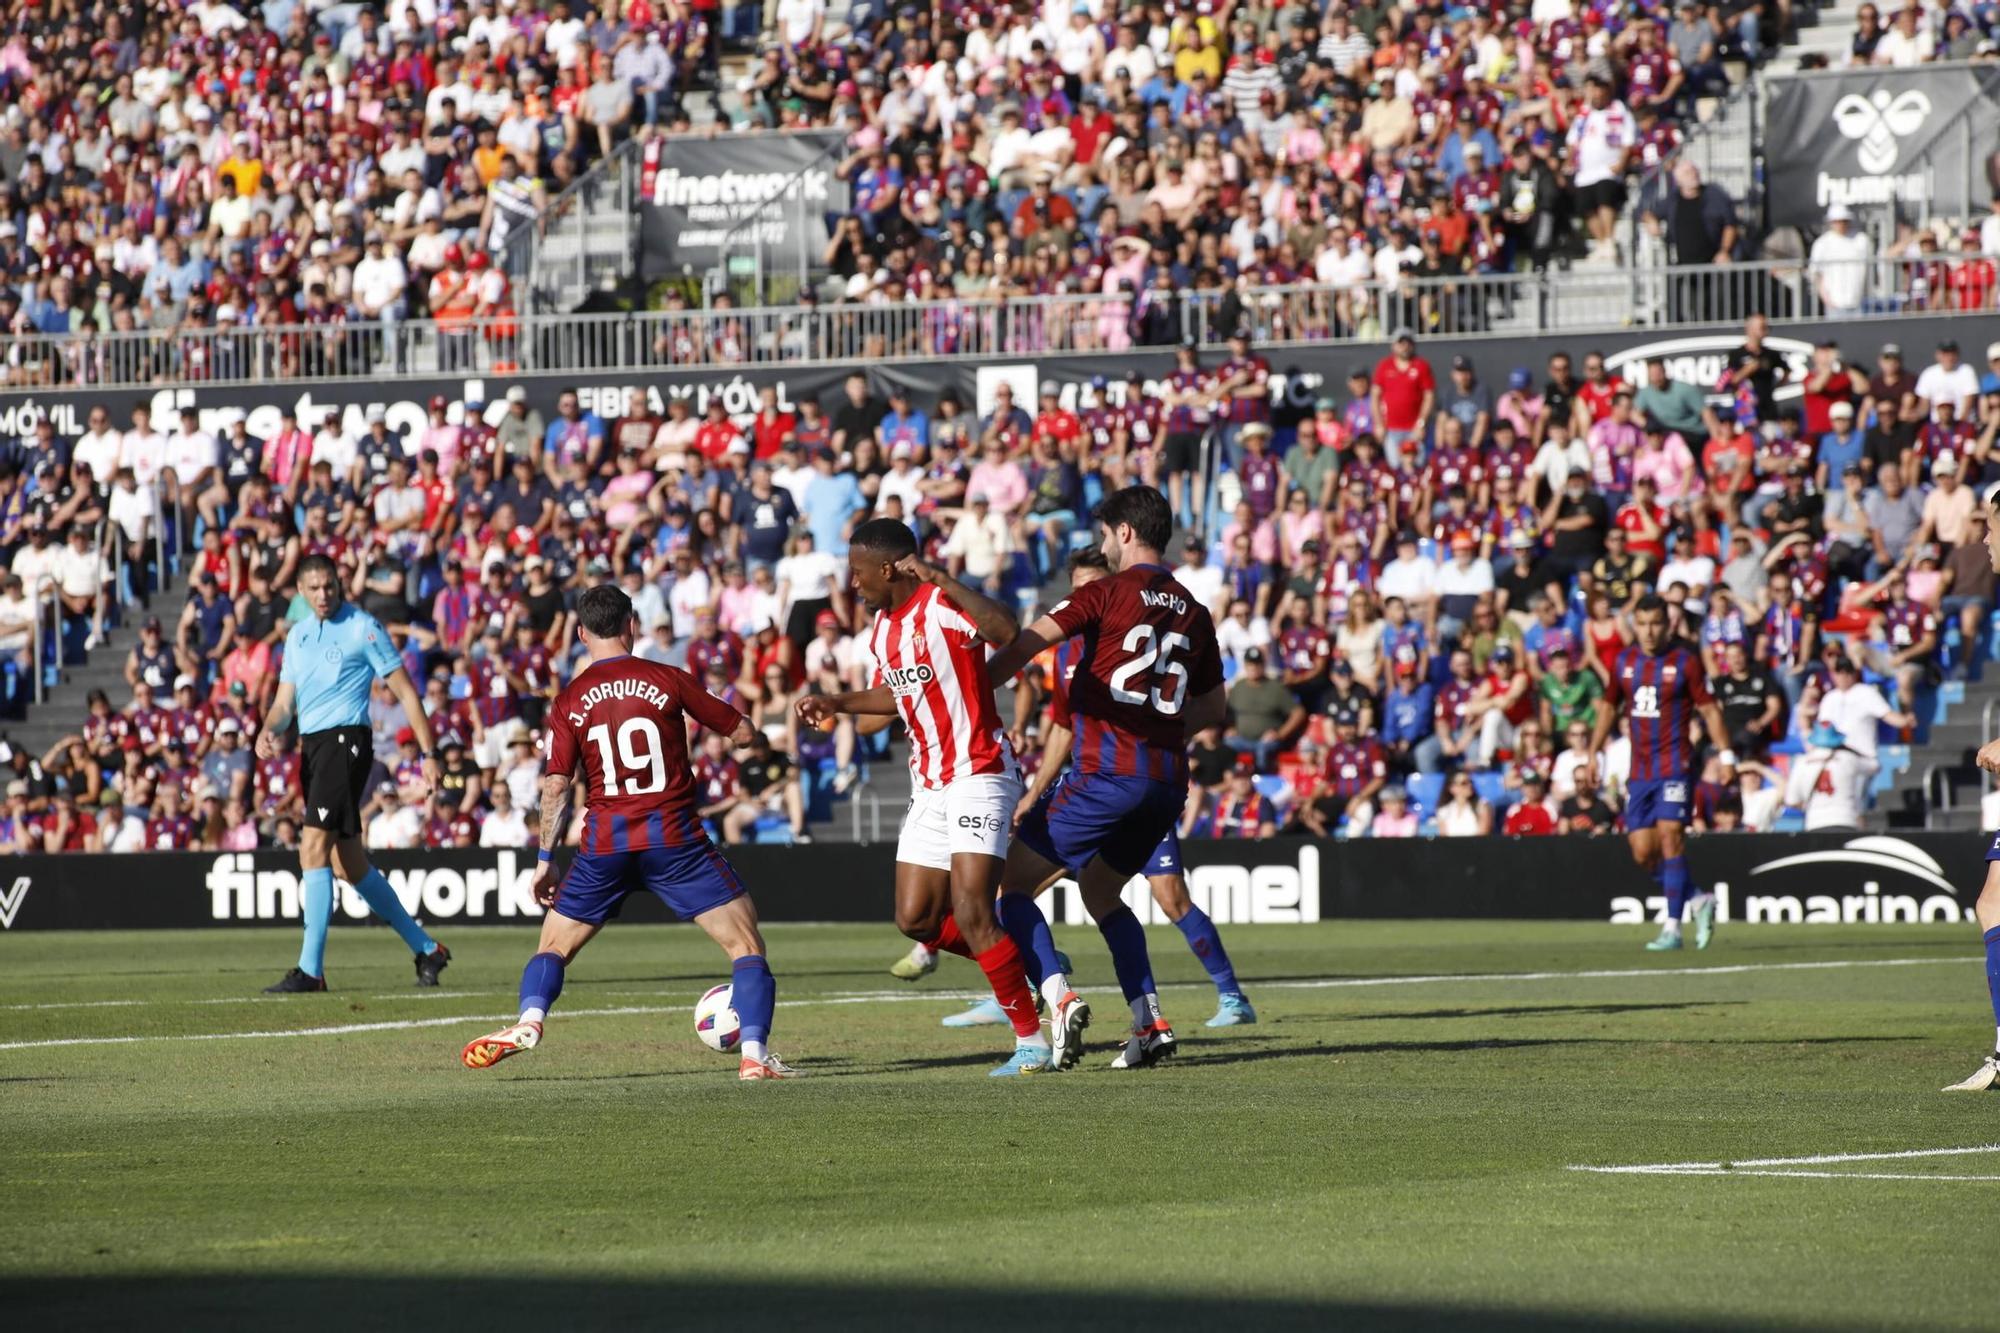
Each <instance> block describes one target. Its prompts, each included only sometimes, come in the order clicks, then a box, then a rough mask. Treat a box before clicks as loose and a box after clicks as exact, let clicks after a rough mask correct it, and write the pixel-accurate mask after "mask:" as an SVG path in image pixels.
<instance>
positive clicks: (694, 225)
mask: <svg viewBox="0 0 2000 1333" xmlns="http://www.w3.org/2000/svg"><path fill="white" fill-rule="evenodd" d="M841 143H842V136H841V135H840V134H839V133H838V132H837V131H832V130H816V131H815V130H808V131H802V132H798V133H789V132H788V133H783V134H731V135H724V136H721V137H719V138H715V139H698V138H693V137H690V136H687V135H675V136H671V137H666V138H659V139H654V140H652V141H650V142H649V143H648V144H647V145H646V151H645V154H644V156H643V157H642V158H641V160H640V168H639V198H640V205H639V208H640V218H639V252H640V257H639V273H640V276H641V277H643V278H644V279H645V280H646V281H648V282H654V281H657V280H659V279H661V278H667V277H678V276H681V275H682V274H684V273H688V272H693V273H696V274H699V273H701V272H703V271H704V270H706V269H709V268H712V267H714V266H715V265H716V264H719V263H721V262H722V260H723V257H724V255H725V254H726V253H727V252H730V251H734V252H736V253H739V254H746V255H747V254H749V253H750V252H751V250H752V249H753V248H755V247H758V246H761V247H763V249H764V250H765V252H766V253H768V254H773V255H777V256H781V257H782V258H783V261H784V264H785V265H786V266H790V265H792V264H793V262H794V256H796V255H798V254H805V255H807V256H808V262H809V263H810V264H817V263H818V262H819V256H820V252H821V251H822V250H824V249H825V248H826V243H827V240H828V239H829V233H828V231H827V225H826V217H827V214H829V213H834V214H839V213H844V212H846V211H847V206H848V205H847V196H848V187H847V182H846V181H843V180H841V179H839V178H838V177H836V176H835V175H834V174H833V169H834V166H835V164H836V162H837V160H838V157H839V153H840V147H841Z"/></svg>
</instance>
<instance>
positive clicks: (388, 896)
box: [320, 866, 437, 954]
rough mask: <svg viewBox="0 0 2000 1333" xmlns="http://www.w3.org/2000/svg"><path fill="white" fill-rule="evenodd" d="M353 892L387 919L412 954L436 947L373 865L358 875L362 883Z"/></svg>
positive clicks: (435, 943) (371, 908)
mask: <svg viewBox="0 0 2000 1333" xmlns="http://www.w3.org/2000/svg"><path fill="white" fill-rule="evenodd" d="M323 873H325V874H326V875H327V876H328V879H329V882H330V881H331V878H332V872H331V871H326V872H323ZM354 891H355V892H356V893H358V894H360V895H361V901H363V902H365V903H367V904H368V910H369V911H371V912H373V913H374V914H375V915H376V916H379V917H381V918H382V919H383V920H384V921H387V922H388V923H389V925H390V927H391V928H392V929H393V930H394V931H395V932H396V933H397V934H398V935H401V936H402V937H403V943H405V944H407V945H409V946H410V952H411V953H417V954H425V953H430V952H431V951H432V950H434V949H436V948H437V941H436V940H434V939H432V938H431V937H430V936H429V935H427V934H425V933H424V928H423V927H422V926H420V925H418V924H417V923H416V921H415V920H414V919H413V918H412V917H411V916H410V914H409V913H408V912H406V911H404V910H403V902H402V899H400V898H398V897H397V896H396V891H395V890H394V889H392V888H390V887H389V881H388V879H387V877H385V876H384V875H383V874H382V872H381V871H379V870H377V869H376V868H375V867H374V866H370V867H368V873H367V874H365V875H363V876H362V877H361V882H360V883H359V884H356V885H355V886H354ZM325 934H326V932H325V931H324V929H322V930H321V932H320V935H321V938H322V939H324V938H325Z"/></svg>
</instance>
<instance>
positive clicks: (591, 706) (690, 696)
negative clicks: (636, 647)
mask: <svg viewBox="0 0 2000 1333" xmlns="http://www.w3.org/2000/svg"><path fill="white" fill-rule="evenodd" d="M684 714H686V715H690V716H692V717H693V718H694V720H695V721H697V722H699V723H701V725H703V726H704V727H707V728H708V729H709V730H710V731H719V732H721V733H723V734H724V735H728V734H729V733H730V732H732V731H734V730H736V724H737V723H739V722H741V721H742V720H743V717H742V714H740V713H738V712H737V711H736V710H735V709H734V708H731V707H730V706H729V705H728V704H726V703H724V702H723V701H722V700H720V699H718V698H716V697H715V696H714V695H712V694H710V693H709V692H708V691H707V690H705V689H703V688H702V686H701V682H700V681H698V680H696V679H695V678H694V677H693V676H691V675H689V674H688V673H687V672H685V671H683V670H681V669H680V668H679V667H674V666H667V665H665V664H664V663H660V662H648V661H645V660H643V659H641V658H637V657H613V658H607V659H606V660H604V661H602V662H593V663H591V664H590V665H589V666H587V667H585V668H584V669H583V670H582V671H579V672H577V674H576V676H575V677H574V678H573V679H572V680H571V681H570V683H569V684H568V686H566V687H565V688H564V689H563V691H562V693H560V694H558V695H557V696H556V698H555V702H554V703H553V704H551V705H550V706H549V712H548V729H549V730H548V740H547V742H546V744H547V747H548V770H547V771H548V772H550V773H557V774H563V775H569V774H574V773H575V772H576V770H577V767H578V765H579V764H580V765H581V766H582V768H583V782H584V794H583V801H584V804H585V806H586V807H587V810H588V813H587V815H586V818H585V820H584V825H583V850H584V851H585V852H638V851H644V850H646V849H647V848H649V847H678V846H681V845H683V844H686V843H691V842H699V841H701V840H702V838H703V837H704V836H706V835H704V834H703V833H702V829H701V820H700V819H699V818H698V817H697V816H696V814H695V785H694V775H693V771H692V769H691V768H690V766H689V764H688V745H687V723H686V721H685V720H684V717H683V715H684Z"/></svg>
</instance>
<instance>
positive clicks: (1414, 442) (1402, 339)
mask: <svg viewBox="0 0 2000 1333" xmlns="http://www.w3.org/2000/svg"><path fill="white" fill-rule="evenodd" d="M1368 401H1369V405H1370V407H1371V409H1372V410H1373V413H1374V416H1375V420H1376V421H1378V422H1380V423H1381V426H1382V452H1383V455H1384V457H1386V458H1388V459H1389V460H1390V461H1391V462H1400V461H1402V458H1403V454H1404V452H1405V450H1410V451H1413V452H1414V453H1415V454H1417V455H1421V454H1422V452H1423V445H1424V423H1425V422H1427V421H1429V420H1430V419H1431V412H1432V410H1433V409H1434V408H1436V406H1437V375H1436V374H1435V373H1434V372H1433V371H1432V370H1431V366H1430V362H1428V361H1426V360H1424V359H1423V358H1422V357H1420V356H1418V355H1417V335H1416V334H1415V333H1414V332H1413V331H1412V330H1411V329H1410V328H1409V327H1408V326H1407V325H1405V326H1403V327H1402V328H1399V329H1397V330H1396V334H1395V340H1394V344H1393V350H1392V351H1391V352H1390V353H1389V355H1387V356H1385V357H1383V358H1382V359H1381V361H1379V362H1377V363H1376V366H1375V374H1374V376H1373V378H1372V379H1371V380H1370V383H1369V389H1368Z"/></svg>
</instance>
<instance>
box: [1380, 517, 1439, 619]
mask: <svg viewBox="0 0 2000 1333" xmlns="http://www.w3.org/2000/svg"><path fill="white" fill-rule="evenodd" d="M1437 587H1438V567H1437V561H1435V560H1431V559H1429V558H1427V557H1425V556H1424V555H1422V554H1420V553H1419V550H1418V547H1417V538H1416V534H1415V533H1413V532H1410V531H1409V530H1408V529H1405V530H1404V531H1402V532H1400V533H1398V534H1396V558H1395V559H1393V560H1391V561H1389V562H1388V563H1387V564H1385V565H1383V566H1382V575H1381V577H1380V578H1378V579H1377V580H1376V581H1375V590H1376V591H1377V592H1378V593H1380V594H1381V596H1382V600H1383V601H1385V602H1386V601H1388V600H1389V599H1390V598H1392V597H1399V598H1401V599H1402V602H1403V605H1404V606H1407V607H1408V608H1409V609H1410V614H1411V615H1412V616H1414V617H1415V618H1416V619H1418V620H1421V621H1423V622H1424V623H1425V624H1427V625H1428V624H1430V623H1431V620H1432V615H1433V613H1434V612H1435V611H1436V609H1437Z"/></svg>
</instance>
